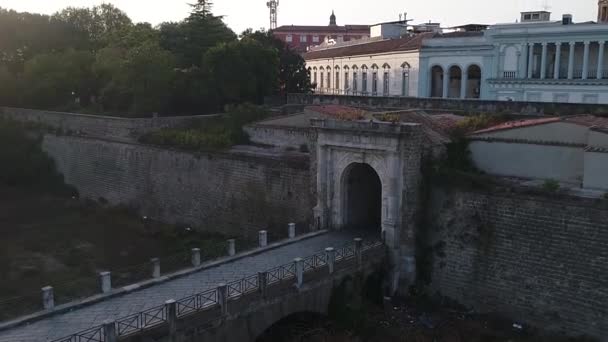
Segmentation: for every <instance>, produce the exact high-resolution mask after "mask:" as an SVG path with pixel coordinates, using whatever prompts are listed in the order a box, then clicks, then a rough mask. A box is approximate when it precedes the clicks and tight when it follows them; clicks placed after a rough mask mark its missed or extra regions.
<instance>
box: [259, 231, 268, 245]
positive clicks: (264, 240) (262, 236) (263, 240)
mask: <svg viewBox="0 0 608 342" xmlns="http://www.w3.org/2000/svg"><path fill="white" fill-rule="evenodd" d="M258 242H259V244H260V247H266V246H267V245H268V232H267V231H265V230H260V232H259V233H258Z"/></svg>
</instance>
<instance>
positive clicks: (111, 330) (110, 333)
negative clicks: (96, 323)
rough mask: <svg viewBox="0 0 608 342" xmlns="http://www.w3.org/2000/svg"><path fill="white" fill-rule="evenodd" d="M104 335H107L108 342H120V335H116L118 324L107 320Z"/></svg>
mask: <svg viewBox="0 0 608 342" xmlns="http://www.w3.org/2000/svg"><path fill="white" fill-rule="evenodd" d="M103 334H104V335H105V340H104V341H106V342H118V335H117V334H116V322H115V321H112V320H107V321H104V322H103Z"/></svg>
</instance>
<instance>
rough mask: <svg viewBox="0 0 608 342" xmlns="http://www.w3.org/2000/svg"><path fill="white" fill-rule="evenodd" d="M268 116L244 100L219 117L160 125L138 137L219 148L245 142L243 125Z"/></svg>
mask: <svg viewBox="0 0 608 342" xmlns="http://www.w3.org/2000/svg"><path fill="white" fill-rule="evenodd" d="M268 116H269V112H268V111H266V110H265V109H263V108H261V107H256V106H253V105H249V104H245V105H239V106H235V107H229V108H227V112H226V114H224V115H222V116H221V117H218V118H215V119H212V120H205V121H193V122H192V124H191V125H190V127H188V128H182V129H174V128H168V129H161V130H158V131H155V132H151V133H148V134H145V135H143V136H142V137H141V138H140V139H139V141H140V142H141V143H145V144H152V145H158V146H168V147H173V148H178V149H183V150H190V151H203V150H220V149H226V148H229V147H231V146H234V145H237V144H245V143H248V141H249V138H248V136H247V134H246V133H245V132H244V131H243V126H245V125H247V124H249V123H252V122H254V121H258V120H262V119H264V118H267V117H268Z"/></svg>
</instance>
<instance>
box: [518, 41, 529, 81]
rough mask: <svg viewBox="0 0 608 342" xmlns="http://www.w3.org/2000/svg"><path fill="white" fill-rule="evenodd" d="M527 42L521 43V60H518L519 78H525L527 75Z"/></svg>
mask: <svg viewBox="0 0 608 342" xmlns="http://www.w3.org/2000/svg"><path fill="white" fill-rule="evenodd" d="M528 51H529V49H528V44H525V43H524V44H521V53H522V58H521V60H519V63H518V65H519V75H518V77H519V78H526V76H527V72H526V63H528Z"/></svg>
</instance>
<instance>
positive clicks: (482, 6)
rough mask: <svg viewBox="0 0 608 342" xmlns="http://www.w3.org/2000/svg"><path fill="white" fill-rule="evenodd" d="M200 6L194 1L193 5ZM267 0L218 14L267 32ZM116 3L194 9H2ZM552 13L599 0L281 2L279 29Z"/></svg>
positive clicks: (141, 16) (6, 4) (159, 0)
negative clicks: (99, 6)
mask: <svg viewBox="0 0 608 342" xmlns="http://www.w3.org/2000/svg"><path fill="white" fill-rule="evenodd" d="M192 1H194V0H192ZM266 1H267V0H215V1H214V10H213V12H214V14H216V15H224V16H225V21H226V23H227V24H228V26H229V27H230V28H232V30H234V31H235V32H236V33H240V32H242V31H243V30H245V29H246V28H253V29H259V28H262V27H264V28H267V27H268V25H269V16H268V9H267V8H266ZM104 2H105V3H112V4H114V5H115V6H117V7H118V8H120V9H122V10H123V11H125V12H126V13H127V14H128V15H129V17H131V19H133V21H135V22H142V21H146V22H150V23H152V24H153V25H156V24H159V23H162V22H165V21H179V20H181V19H183V18H185V17H186V16H187V14H188V12H189V10H190V7H189V6H188V2H191V1H189V0H0V7H3V8H10V9H14V10H17V11H27V12H36V13H44V14H52V13H54V12H56V11H58V10H61V9H62V8H65V7H67V6H74V7H81V6H85V7H86V6H94V5H97V4H101V3H104ZM543 9H547V10H549V11H551V12H553V16H552V19H560V18H561V15H562V14H565V13H569V14H572V15H573V17H574V21H575V22H581V21H588V20H596V19H597V0H424V1H418V0H416V1H412V0H410V1H403V0H373V1H370V0H280V3H279V18H278V22H279V25H327V24H328V23H329V16H330V14H331V11H332V10H334V11H335V13H336V17H337V21H338V25H344V24H375V23H378V22H383V21H393V20H397V19H399V13H403V12H407V13H408V18H410V19H414V23H421V22H428V21H433V22H440V23H441V24H442V26H443V27H449V26H455V25H461V24H466V23H479V24H493V23H504V22H514V21H515V20H516V19H518V18H519V12H521V11H526V10H543Z"/></svg>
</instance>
